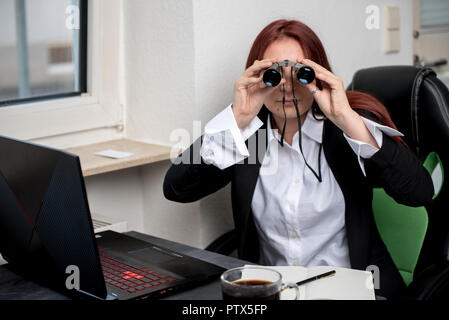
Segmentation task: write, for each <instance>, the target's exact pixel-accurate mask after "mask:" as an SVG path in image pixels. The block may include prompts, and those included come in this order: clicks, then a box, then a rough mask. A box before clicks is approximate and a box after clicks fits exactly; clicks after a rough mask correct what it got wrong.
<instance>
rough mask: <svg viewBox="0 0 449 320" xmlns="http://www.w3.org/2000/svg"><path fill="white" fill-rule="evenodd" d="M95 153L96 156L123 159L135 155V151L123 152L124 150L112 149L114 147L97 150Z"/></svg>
mask: <svg viewBox="0 0 449 320" xmlns="http://www.w3.org/2000/svg"><path fill="white" fill-rule="evenodd" d="M94 154H95V155H96V156H101V157H106V158H112V159H122V158H127V157H131V156H132V155H133V153H131V152H122V151H117V150H112V149H108V150H103V151H99V152H95V153H94Z"/></svg>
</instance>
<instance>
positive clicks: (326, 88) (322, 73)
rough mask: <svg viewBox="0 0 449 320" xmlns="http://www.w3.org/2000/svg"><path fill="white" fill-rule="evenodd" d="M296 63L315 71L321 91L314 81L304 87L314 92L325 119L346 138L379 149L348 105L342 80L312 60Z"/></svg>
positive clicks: (360, 119)
mask: <svg viewBox="0 0 449 320" xmlns="http://www.w3.org/2000/svg"><path fill="white" fill-rule="evenodd" d="M298 62H299V63H302V64H304V65H306V66H309V67H311V68H312V69H313V70H314V71H315V78H316V79H318V80H321V83H322V85H323V89H322V90H320V89H319V88H318V87H317V86H316V79H315V80H314V81H313V82H312V83H310V84H306V87H307V88H308V89H309V90H310V92H312V93H313V92H314V93H313V97H314V99H315V101H316V102H317V103H318V106H319V107H320V109H321V111H323V113H324V115H325V116H326V118H328V119H329V120H330V121H332V122H333V123H334V124H335V125H336V126H337V127H339V128H340V129H341V130H342V131H343V132H344V133H346V135H347V136H348V137H350V138H353V139H356V140H359V141H362V142H366V143H369V144H371V145H372V146H374V147H376V148H379V146H378V145H377V142H376V140H375V139H374V137H373V136H372V135H371V133H370V131H369V130H368V128H367V127H366V126H365V123H364V122H363V120H362V118H361V117H360V116H359V114H358V113H357V112H355V111H354V110H353V109H352V108H351V106H350V105H349V101H348V97H347V96H346V91H345V88H344V86H343V80H342V79H340V78H339V77H337V76H335V75H334V74H333V73H332V72H330V71H329V70H326V68H324V67H322V66H320V65H319V64H318V63H315V62H313V61H312V60H309V59H298Z"/></svg>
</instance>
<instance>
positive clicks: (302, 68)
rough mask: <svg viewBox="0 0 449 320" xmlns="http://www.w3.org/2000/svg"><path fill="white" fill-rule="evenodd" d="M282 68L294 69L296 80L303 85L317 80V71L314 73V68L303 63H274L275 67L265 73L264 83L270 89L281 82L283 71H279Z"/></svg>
mask: <svg viewBox="0 0 449 320" xmlns="http://www.w3.org/2000/svg"><path fill="white" fill-rule="evenodd" d="M282 67H294V69H295V75H296V79H298V81H299V82H301V83H304V84H309V83H311V82H312V81H313V80H314V79H315V71H313V69H312V68H310V67H308V66H306V65H303V64H301V63H294V62H291V61H289V60H284V61H282V62H276V63H273V65H272V66H271V67H269V68H268V69H267V70H265V72H264V73H263V82H264V83H265V84H266V85H267V86H268V87H276V86H277V85H278V84H279V83H280V82H281V79H282V74H281V72H282V70H281V72H280V71H279V70H280V69H281V68H282Z"/></svg>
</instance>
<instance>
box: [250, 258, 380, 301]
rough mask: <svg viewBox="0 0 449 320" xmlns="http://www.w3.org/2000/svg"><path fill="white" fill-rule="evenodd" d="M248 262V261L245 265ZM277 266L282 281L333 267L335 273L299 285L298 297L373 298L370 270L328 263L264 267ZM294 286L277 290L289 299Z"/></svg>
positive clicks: (333, 298)
mask: <svg viewBox="0 0 449 320" xmlns="http://www.w3.org/2000/svg"><path fill="white" fill-rule="evenodd" d="M247 266H249V265H247ZM265 268H271V269H274V270H277V271H279V272H280V273H281V275H282V280H283V282H284V283H288V282H295V283H296V282H299V281H301V280H305V279H308V278H310V277H313V276H316V275H319V274H322V273H325V272H328V271H331V270H335V271H336V272H335V275H334V276H332V277H327V278H323V279H319V280H315V281H312V282H309V283H307V284H304V285H302V286H300V287H299V292H300V300H319V299H332V300H375V299H376V297H375V294H374V283H373V275H372V273H371V272H370V271H362V270H355V269H347V268H337V267H330V266H320V267H310V268H305V267H291V266H275V267H271V266H269V267H265ZM294 291H295V290H294V289H287V290H285V291H284V292H283V293H282V294H281V300H291V299H294V296H295V292H294Z"/></svg>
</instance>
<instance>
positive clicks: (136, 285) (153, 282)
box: [100, 249, 176, 293]
mask: <svg viewBox="0 0 449 320" xmlns="http://www.w3.org/2000/svg"><path fill="white" fill-rule="evenodd" d="M100 250H101V249H100ZM100 260H101V266H102V268H103V275H104V278H105V282H106V283H108V284H110V285H112V286H115V287H117V288H120V289H122V290H126V291H128V292H129V293H135V292H137V291H140V290H144V289H147V288H151V287H156V286H160V285H163V284H166V283H169V282H174V281H176V279H173V278H170V277H168V276H166V275H163V274H160V273H157V272H154V271H151V270H150V269H149V268H145V267H142V268H135V267H132V266H130V265H128V264H126V263H123V262H121V261H118V260H115V259H114V258H113V257H111V256H108V255H106V254H102V253H101V252H100Z"/></svg>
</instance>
